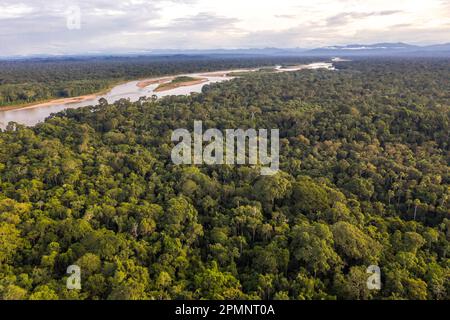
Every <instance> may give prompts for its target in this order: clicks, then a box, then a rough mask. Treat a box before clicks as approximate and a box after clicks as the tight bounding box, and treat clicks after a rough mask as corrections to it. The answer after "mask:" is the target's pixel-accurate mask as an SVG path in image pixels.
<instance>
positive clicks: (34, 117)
mask: <svg viewBox="0 0 450 320" xmlns="http://www.w3.org/2000/svg"><path fill="white" fill-rule="evenodd" d="M275 68H276V70H277V72H292V71H299V70H303V69H320V68H325V69H328V70H334V66H333V64H332V63H328V62H315V63H311V64H307V65H299V66H293V67H286V68H281V67H280V66H276V67H275ZM257 70H259V68H257V69H239V70H225V71H214V72H206V73H192V74H182V75H180V76H189V77H193V78H202V79H205V81H204V82H202V83H199V84H194V85H190V86H183V87H178V88H174V89H170V90H165V91H160V92H155V89H156V88H157V87H158V86H159V84H158V83H155V84H151V85H149V86H146V87H144V88H140V87H139V86H138V84H139V83H140V82H141V81H130V82H127V83H124V84H120V85H117V86H115V87H114V88H112V89H111V90H110V91H109V92H108V93H106V94H103V95H91V96H88V97H78V98H77V97H75V98H71V99H59V100H54V101H51V102H47V103H38V104H35V105H31V106H27V107H24V108H19V109H11V110H3V111H1V110H0V128H1V129H5V128H6V125H7V124H8V123H9V122H11V121H12V122H17V123H20V124H23V125H27V126H34V125H35V124H37V123H39V122H42V121H44V120H45V119H46V118H47V117H49V116H50V115H51V114H52V113H57V112H60V111H62V110H65V109H69V108H81V107H86V106H90V105H96V104H98V100H99V99H100V98H105V99H106V100H107V101H108V102H109V103H113V102H115V101H117V100H120V99H123V98H125V99H130V101H132V102H134V101H137V100H139V98H140V97H143V96H148V97H149V96H152V95H156V96H157V97H158V98H161V97H164V96H169V95H189V94H191V93H194V92H197V93H200V92H201V91H202V88H203V86H205V85H207V84H211V83H217V82H223V81H228V80H231V79H233V78H234V77H230V76H226V74H227V73H230V72H252V71H257ZM163 78H168V77H167V76H165V77H161V78H154V79H153V78H152V79H151V80H158V79H163ZM143 81H145V80H143ZM168 81H170V80H168ZM76 99H80V100H79V101H77V102H73V101H71V102H68V100H76Z"/></svg>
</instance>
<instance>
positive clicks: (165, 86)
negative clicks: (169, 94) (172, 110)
mask: <svg viewBox="0 0 450 320" xmlns="http://www.w3.org/2000/svg"><path fill="white" fill-rule="evenodd" d="M208 81H209V80H208V79H205V78H190V77H186V80H178V78H175V79H173V80H172V81H171V82H167V83H162V84H160V85H159V86H158V87H157V88H156V89H155V90H154V92H163V91H168V90H172V89H176V88H181V87H189V86H195V85H197V84H202V83H205V82H208Z"/></svg>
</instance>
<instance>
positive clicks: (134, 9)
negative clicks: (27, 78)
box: [0, 0, 450, 55]
mask: <svg viewBox="0 0 450 320" xmlns="http://www.w3.org/2000/svg"><path fill="white" fill-rule="evenodd" d="M73 5H78V6H79V7H80V9H81V14H82V15H81V29H80V30H68V29H67V28H66V16H65V12H66V11H65V10H66V9H67V8H68V7H69V6H73ZM449 35H450V1H449V0H427V1H423V0H396V1H392V0H364V1H363V0H315V1H309V0H308V1H301V0H277V1H273V0H245V1H244V0H227V1H223V0H123V1H111V0H77V1H76V0H0V43H1V44H2V45H1V46H0V55H16V54H37V53H53V54H64V53H83V52H93V51H103V52H109V51H118V52H126V51H136V50H151V49H170V48H176V49H183V48H186V49H192V48H201V49H203V48H227V47H229V48H237V47H244V48H245V47H268V46H275V47H314V46H321V45H334V44H344V43H349V42H352V43H354V42H359V43H369V42H384V41H408V42H413V43H418V44H420V43H433V42H434V43H437V42H450V36H449ZM4 44H5V45H4Z"/></svg>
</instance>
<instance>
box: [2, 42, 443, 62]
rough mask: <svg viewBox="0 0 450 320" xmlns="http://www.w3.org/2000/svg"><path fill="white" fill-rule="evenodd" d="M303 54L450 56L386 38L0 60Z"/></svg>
mask: <svg viewBox="0 0 450 320" xmlns="http://www.w3.org/2000/svg"><path fill="white" fill-rule="evenodd" d="M176 55H189V56H207V55H208V56H209V55H214V56H220V55H223V56H228V57H230V56H236V57H239V56H250V55H252V56H260V55H263V56H305V57H315V56H318V57H319V56H320V57H334V56H344V57H355V56H411V57H450V43H444V44H435V45H429V46H417V45H411V44H407V43H402V42H392V43H391V42H385V43H375V44H348V45H336V46H328V47H323V48H315V49H306V48H250V49H206V50H201V49H199V50H195V49H192V50H176V49H155V50H145V51H136V52H127V53H111V52H98V53H95V54H92V53H86V54H81V55H32V56H14V57H0V60H24V59H46V58H50V59H67V58H75V59H76V58H80V57H105V56H108V57H136V56H176Z"/></svg>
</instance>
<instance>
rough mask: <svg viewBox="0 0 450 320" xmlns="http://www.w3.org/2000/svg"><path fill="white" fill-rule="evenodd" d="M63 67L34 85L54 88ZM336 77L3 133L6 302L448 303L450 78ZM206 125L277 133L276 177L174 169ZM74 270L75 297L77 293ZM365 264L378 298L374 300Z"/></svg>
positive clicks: (69, 117)
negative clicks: (377, 278)
mask: <svg viewBox="0 0 450 320" xmlns="http://www.w3.org/2000/svg"><path fill="white" fill-rule="evenodd" d="M161 59H162V58H161ZM233 61H234V62H231V61H230V60H229V61H223V62H217V61H216V62H214V63H213V62H211V64H208V63H206V62H205V63H204V62H202V63H200V62H198V63H197V62H196V63H194V62H192V61H191V62H186V61H184V62H183V63H185V64H184V65H183V63H182V62H179V63H177V64H175V65H170V64H164V63H163V62H161V61H160V62H161V65H159V67H158V69H157V70H154V71H152V72H154V74H163V73H165V74H170V73H175V72H173V71H180V69H182V70H184V71H186V72H188V71H196V70H208V69H214V68H217V67H218V66H223V65H226V66H230V64H239V63H238V62H236V61H235V60H233ZM266 62H267V63H269V62H273V61H266ZM287 62H288V61H287ZM73 63H74V64H76V65H77V66H76V67H74V65H73V64H72V63H68V64H67V65H66V66H67V68H69V70H74V69H76V70H83V72H86V68H85V67H84V66H83V63H80V62H73ZM116 63H118V62H117V61H116V62H114V63H112V64H109V63H107V62H104V61H97V62H95V63H93V64H91V65H90V68H89V69H92V70H96V71H97V72H98V75H97V72H90V73H89V74H88V75H86V78H88V79H94V78H95V79H98V80H101V79H104V78H103V76H105V74H106V75H107V76H106V77H105V78H110V77H112V78H113V76H112V73H114V72H113V71H112V70H113V69H114V68H115V67H117V68H118V71H117V72H118V74H124V70H125V69H126V68H125V66H126V65H127V64H126V63H125V62H123V64H122V62H120V63H119V64H118V65H117V64H116ZM245 63H248V64H252V63H253V64H260V63H261V61H250V62H249V61H247V62H243V64H245ZM144 64H145V63H144ZM25 65H26V66H27V67H30V68H31V65H32V64H31V65H30V64H25ZM61 65H64V64H62V63H61ZM61 65H58V66H55V64H49V66H48V68H41V64H37V65H36V66H35V67H34V68H32V69H33V70H32V72H31V71H30V72H31V73H38V74H40V76H37V75H36V74H34V75H33V78H35V79H40V82H42V83H47V82H46V79H48V78H51V77H55V75H57V74H59V73H60V67H61ZM182 65H183V66H182ZM113 66H114V68H113ZM152 67H154V65H152ZM337 67H338V69H339V71H338V72H330V71H321V70H303V71H299V72H292V73H279V74H278V73H276V74H269V73H264V72H262V73H255V74H252V75H248V76H246V77H242V78H239V79H234V80H232V81H230V82H225V83H218V84H213V85H208V86H205V87H204V90H203V93H202V94H194V95H191V96H179V97H166V98H164V99H159V100H154V99H151V98H148V99H142V100H141V101H140V102H136V103H131V102H130V101H128V100H119V101H117V102H116V103H113V104H106V103H104V101H103V102H102V103H101V104H100V105H99V106H92V107H86V108H81V109H76V110H66V111H64V112H62V113H59V114H57V115H53V116H52V117H50V118H49V119H47V120H46V121H45V122H44V123H41V124H39V125H37V126H35V127H33V128H26V127H23V126H17V128H15V127H14V126H10V127H9V129H8V130H6V131H4V132H0V298H1V299H39V300H40V299H112V300H114V299H201V298H205V299H449V298H450V273H449V252H450V242H449V239H450V238H449V235H450V218H449V217H450V208H449V202H448V199H449V195H450V194H449V190H450V187H449V181H450V175H449V172H450V171H449V170H448V169H449V167H448V163H449V154H450V153H449V145H448V141H449V136H448V134H449V132H450V130H449V114H450V109H449V96H448V92H450V85H449V81H450V80H449V78H448V74H449V72H450V64H449V62H448V60H438V59H430V60H417V59H416V60H408V59H407V60H401V61H400V60H395V59H394V60H389V59H381V60H372V61H367V60H357V61H353V62H345V63H338V64H337ZM8 68H12V67H11V66H9V67H3V69H2V67H1V65H0V69H1V70H2V72H3V74H5V73H7V74H8V77H7V78H8V79H10V78H14V77H13V76H12V75H14V72H13V71H11V70H14V68H12V69H8ZM54 68H55V69H54ZM130 68H131V67H130ZM131 69H132V70H131V71H130V72H131V73H130V76H136V75H138V74H141V73H140V72H139V71H138V69H139V68H138V67H137V66H134V67H133V68H131ZM191 69H192V70H191ZM5 70H6V71H5ZM8 70H9V71H8ZM22 71H23V70H22ZM147 71H149V69H148V68H147V69H146V71H145V72H147ZM80 72H81V71H77V72H75V73H74V74H73V75H72V77H74V78H77V77H78V79H76V80H80V79H84V78H83V76H82V75H81V74H80ZM20 74H21V72H17V74H16V75H17V77H19V78H20ZM151 74H153V73H151ZM22 76H23V75H22ZM97 76H98V77H97ZM2 77H4V76H2ZM61 77H62V78H64V77H63V76H61ZM4 78H5V79H6V77H4ZM19 80H20V79H19ZM19 80H17V81H18V83H21V81H19ZM60 80H61V81H63V80H64V79H60ZM7 81H8V83H7V84H6V85H9V82H11V80H7ZM55 81H56V80H55ZM58 81H59V80H58ZM194 120H202V121H203V123H204V126H205V128H204V129H205V130H206V129H207V128H206V127H208V128H220V129H226V128H243V129H245V128H251V127H254V128H267V129H270V128H278V129H279V130H280V138H281V141H280V142H281V149H280V152H281V154H280V169H281V170H280V172H278V174H276V175H274V176H270V177H262V176H260V170H259V169H260V168H257V167H253V166H247V165H244V166H227V165H223V166H219V165H218V166H206V165H201V166H196V167H193V166H174V165H173V163H172V162H171V160H170V152H171V148H172V147H173V144H172V142H171V141H170V136H171V133H172V132H173V130H175V129H178V128H192V124H193V121H194ZM73 264H76V265H79V266H80V267H81V277H82V283H81V284H82V289H81V290H80V291H74V290H67V289H66V287H65V285H66V282H65V281H66V279H67V277H68V275H67V274H66V270H67V267H68V266H70V265H73ZM370 264H377V265H379V266H380V268H381V272H382V282H383V283H382V289H381V290H380V291H368V289H367V286H366V280H367V278H368V276H369V274H367V273H366V268H367V267H368V266H369V265H370Z"/></svg>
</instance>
